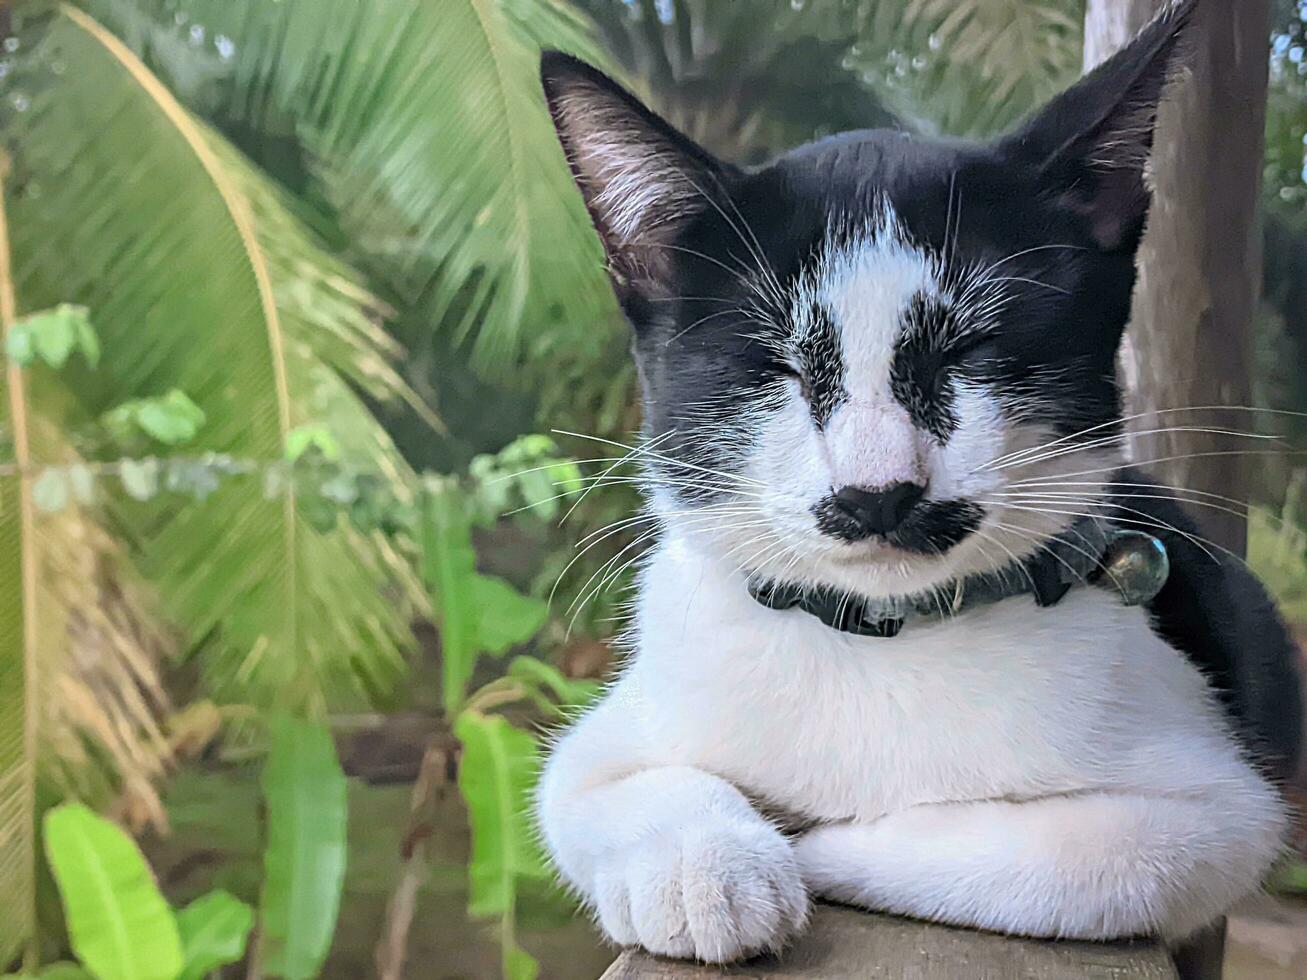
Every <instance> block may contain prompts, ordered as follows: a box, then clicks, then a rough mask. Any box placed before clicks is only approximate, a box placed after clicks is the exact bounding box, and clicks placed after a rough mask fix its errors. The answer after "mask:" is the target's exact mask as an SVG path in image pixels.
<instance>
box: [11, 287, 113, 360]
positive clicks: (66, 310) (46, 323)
mask: <svg viewBox="0 0 1307 980" xmlns="http://www.w3.org/2000/svg"><path fill="white" fill-rule="evenodd" d="M14 330H15V331H18V332H19V333H21V334H24V335H26V338H27V339H15V338H13V337H12V335H11V338H10V340H11V346H10V347H9V356H10V357H13V358H14V359H15V360H16V361H18V362H19V363H20V364H25V363H28V362H29V361H30V360H31V352H32V351H34V352H35V353H36V354H37V355H38V356H39V357H40V358H41V360H43V361H45V363H46V364H48V365H50V367H52V368H55V369H56V370H57V369H59V368H61V367H63V366H64V365H65V364H66V363H67V362H68V355H69V354H71V353H72V352H73V350H74V349H77V348H80V349H81V350H82V352H83V355H84V356H85V357H86V359H87V361H88V362H90V361H92V358H94V359H95V360H97V361H98V359H99V356H100V347H99V344H98V342H96V341H95V332H94V331H93V330H92V329H91V323H90V321H89V320H88V319H87V318H86V307H84V306H74V305H72V304H70V303H60V304H59V305H58V306H57V307H55V308H54V309H52V310H45V311H44V312H41V313H34V314H32V315H31V316H29V317H27V318H26V319H24V320H20V321H19V322H18V323H17V324H15V325H14ZM88 335H89V336H90V337H91V349H90V350H88V349H87V346H86V343H85V338H86V337H87V336H88ZM15 348H17V350H15ZM24 354H26V359H24V356H23V355H24Z"/></svg>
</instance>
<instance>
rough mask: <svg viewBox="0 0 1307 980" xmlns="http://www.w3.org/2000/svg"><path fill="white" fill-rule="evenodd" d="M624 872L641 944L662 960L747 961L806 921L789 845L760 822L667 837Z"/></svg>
mask: <svg viewBox="0 0 1307 980" xmlns="http://www.w3.org/2000/svg"><path fill="white" fill-rule="evenodd" d="M625 870H626V876H625V877H626V881H627V885H628V890H627V901H628V903H629V908H630V917H631V922H632V924H633V927H634V931H635V933H636V935H637V936H638V938H639V942H640V945H642V946H644V947H645V948H646V949H648V950H650V951H651V952H654V953H659V954H661V955H664V956H675V957H681V958H687V959H689V958H693V959H698V960H703V961H705V962H708V963H727V962H731V961H733V960H738V959H743V958H745V957H747V956H751V955H753V954H755V953H759V952H762V951H764V950H769V949H776V948H778V947H779V946H781V945H782V944H783V943H784V942H785V940H786V939H788V938H789V937H790V936H791V935H793V934H794V933H795V932H796V931H798V929H800V928H801V927H802V925H803V923H804V922H805V920H806V918H807V913H808V896H807V892H806V890H805V889H804V886H803V881H802V879H801V878H800V876H799V871H798V866H797V864H796V862H795V860H794V856H793V854H792V853H791V850H790V846H789V844H788V842H787V841H786V840H785V839H784V838H783V837H782V836H781V835H780V834H778V833H776V831H774V830H773V829H772V828H771V827H768V826H767V825H765V824H762V823H759V824H758V825H756V826H754V825H744V826H728V827H705V828H697V829H694V830H687V831H684V832H681V833H678V834H676V835H673V836H672V837H670V838H661V839H659V840H658V841H657V842H656V843H649V844H646V845H645V846H644V847H642V848H640V849H639V850H638V851H637V852H636V853H634V854H632V855H631V856H630V858H629V860H628V861H627V863H626V869H625ZM612 904H613V905H614V907H615V908H617V907H620V900H619V901H615V902H613V903H612ZM610 934H613V933H611V932H610ZM613 935H614V938H615V939H616V938H618V937H617V936H616V935H615V934H613Z"/></svg>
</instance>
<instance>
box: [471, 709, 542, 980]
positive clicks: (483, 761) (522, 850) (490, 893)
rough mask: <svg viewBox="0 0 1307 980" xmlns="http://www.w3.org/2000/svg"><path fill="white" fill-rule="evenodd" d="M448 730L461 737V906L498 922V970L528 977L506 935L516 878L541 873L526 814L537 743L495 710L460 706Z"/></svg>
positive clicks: (531, 970)
mask: <svg viewBox="0 0 1307 980" xmlns="http://www.w3.org/2000/svg"><path fill="white" fill-rule="evenodd" d="M454 734H455V735H457V736H458V739H459V741H460V742H461V743H462V744H463V755H462V758H461V760H460V762H459V768H458V787H459V791H460V792H461V793H462V794H463V799H464V800H465V801H466V802H467V808H468V820H469V822H470V823H471V825H472V859H471V861H470V862H469V863H468V886H469V895H468V913H469V914H471V915H474V916H479V917H485V918H493V917H498V918H500V919H501V920H502V921H503V923H504V928H503V929H502V930H501V942H502V945H503V953H504V971H505V975H506V976H510V977H534V976H535V961H534V960H532V959H531V958H530V957H529V956H527V954H526V953H525V952H523V951H522V950H521V949H519V948H518V947H517V944H516V942H515V940H514V938H513V919H514V915H515V910H516V902H517V883H518V880H519V879H521V878H531V879H537V880H545V879H548V878H549V872H548V869H547V867H546V865H545V861H544V858H543V856H542V855H541V853H540V849H539V846H538V845H537V843H536V836H535V833H534V831H533V828H532V826H531V818H530V816H529V813H530V805H531V794H532V791H533V789H534V787H535V782H536V776H537V773H538V771H539V762H540V756H539V749H538V747H537V745H536V740H535V738H533V737H532V736H531V734H530V733H529V732H525V731H522V730H521V729H519V728H514V727H513V726H512V725H510V724H509V723H508V722H507V721H506V720H505V719H503V718H501V717H498V716H496V715H481V714H478V713H476V712H471V711H467V712H464V713H463V714H461V715H459V717H458V721H457V722H456V723H455V725H454Z"/></svg>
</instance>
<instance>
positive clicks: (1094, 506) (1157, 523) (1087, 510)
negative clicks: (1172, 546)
mask: <svg viewBox="0 0 1307 980" xmlns="http://www.w3.org/2000/svg"><path fill="white" fill-rule="evenodd" d="M991 503H992V504H993V506H1003V507H1007V508H1010V509H1013V510H1020V511H1026V512H1029V513H1034V514H1044V515H1048V516H1064V517H1092V516H1095V511H1096V510H1097V511H1098V513H1100V514H1101V511H1102V509H1105V508H1106V509H1111V510H1121V511H1125V512H1126V513H1133V514H1136V515H1139V516H1140V517H1142V518H1146V520H1137V519H1134V518H1127V517H1117V516H1115V515H1110V516H1109V520H1110V521H1111V522H1112V523H1114V524H1126V525H1129V526H1131V527H1144V528H1152V529H1155V530H1159V531H1170V532H1172V533H1173V534H1177V535H1179V536H1180V537H1182V538H1185V539H1186V540H1188V541H1189V542H1190V543H1191V544H1193V545H1194V546H1195V547H1197V548H1198V549H1200V550H1201V551H1202V552H1203V553H1204V554H1206V555H1207V557H1208V558H1210V559H1211V560H1212V561H1213V562H1214V563H1215V564H1218V565H1219V564H1220V560H1219V559H1218V558H1217V557H1216V555H1215V554H1213V553H1212V551H1211V550H1210V548H1209V547H1208V546H1210V547H1211V548H1216V549H1217V550H1218V551H1222V552H1224V553H1226V554H1227V555H1229V556H1230V557H1232V558H1234V559H1236V560H1237V561H1239V562H1241V563H1243V564H1245V565H1246V564H1247V562H1246V561H1245V560H1244V559H1243V558H1242V557H1241V556H1239V555H1236V554H1235V553H1234V552H1232V551H1230V550H1229V549H1228V548H1225V547H1222V546H1221V545H1219V544H1217V543H1216V542H1214V541H1211V540H1209V539H1207V538H1203V537H1200V536H1199V535H1195V534H1192V533H1190V532H1188V531H1185V530H1184V529H1183V528H1178V527H1176V526H1175V525H1174V524H1171V523H1170V522H1168V521H1163V520H1161V519H1160V518H1157V517H1154V516H1153V515H1151V514H1149V513H1148V512H1146V511H1141V510H1137V509H1136V508H1133V507H1126V506H1124V505H1121V504H1113V503H1109V502H1105V501H1097V502H1094V503H1089V504H1086V505H1085V506H1084V509H1082V510H1065V509H1054V508H1053V507H1048V506H1040V507H1034V506H1027V505H1025V504H1013V503H1001V502H991ZM1054 503H1060V502H1058V501H1054ZM1066 506H1074V504H1072V505H1066Z"/></svg>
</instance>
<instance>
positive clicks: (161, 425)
mask: <svg viewBox="0 0 1307 980" xmlns="http://www.w3.org/2000/svg"><path fill="white" fill-rule="evenodd" d="M138 406H139V407H138V408H137V411H136V424H137V425H139V426H140V427H141V429H142V431H144V432H145V434H146V435H149V436H153V437H154V438H155V439H158V440H159V441H160V442H162V443H163V444H164V445H167V446H177V445H181V444H182V443H185V442H190V441H191V440H192V439H194V438H195V436H196V434H198V433H199V431H200V427H201V426H202V425H204V410H203V409H201V408H200V406H199V405H196V404H195V402H193V401H191V399H190V397H189V396H188V395H187V394H186V392H184V391H179V390H178V389H176V388H174V389H173V390H172V391H170V392H168V393H167V394H166V395H164V396H163V397H162V398H146V399H143V400H142V401H140V402H139V403H138Z"/></svg>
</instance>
